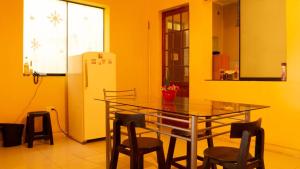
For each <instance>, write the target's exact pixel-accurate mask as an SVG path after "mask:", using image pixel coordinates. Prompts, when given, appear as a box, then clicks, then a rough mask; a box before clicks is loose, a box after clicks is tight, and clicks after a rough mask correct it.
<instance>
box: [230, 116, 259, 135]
mask: <svg viewBox="0 0 300 169" xmlns="http://www.w3.org/2000/svg"><path fill="white" fill-rule="evenodd" d="M260 126H261V119H258V120H256V121H253V122H246V123H232V124H231V130H230V138H242V137H243V132H244V131H248V132H249V133H250V136H251V137H252V136H256V135H257V132H258V130H259V129H260V128H261V127H260Z"/></svg>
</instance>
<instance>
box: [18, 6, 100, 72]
mask: <svg viewBox="0 0 300 169" xmlns="http://www.w3.org/2000/svg"><path fill="white" fill-rule="evenodd" d="M103 33H104V32H103V9H102V8H98V7H92V6H86V5H81V4H76V3H70V2H66V1H60V0H47V1H41V0H24V40H23V65H24V70H23V72H24V74H29V73H30V72H31V70H32V71H35V72H38V73H41V74H65V73H66V70H67V63H66V62H67V56H74V55H79V54H81V53H83V52H87V51H103V37H104V36H103Z"/></svg>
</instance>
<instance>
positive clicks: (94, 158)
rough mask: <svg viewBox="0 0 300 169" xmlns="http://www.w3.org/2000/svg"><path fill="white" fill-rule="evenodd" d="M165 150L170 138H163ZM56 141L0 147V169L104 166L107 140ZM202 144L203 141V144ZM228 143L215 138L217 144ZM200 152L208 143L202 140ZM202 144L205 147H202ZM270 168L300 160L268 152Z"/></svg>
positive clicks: (150, 166)
mask: <svg viewBox="0 0 300 169" xmlns="http://www.w3.org/2000/svg"><path fill="white" fill-rule="evenodd" d="M163 140H164V145H165V151H166V150H167V146H168V138H167V137H164V138H163ZM54 141H55V142H54V143H55V144H54V145H53V146H50V145H49V144H47V143H46V142H37V141H36V142H35V144H34V147H33V148H32V149H29V148H27V147H26V145H25V144H24V145H21V146H17V147H10V148H3V147H1V148H0V169H105V142H104V141H100V142H94V143H88V144H85V145H82V144H79V143H77V142H75V141H73V140H71V139H68V138H66V137H64V136H63V135H61V134H55V140H54ZM201 143H203V144H201ZM222 144H223V145H224V144H228V143H225V142H222V141H220V140H219V139H215V145H222ZM199 145H200V146H199V152H201V151H203V149H204V147H205V146H206V144H204V142H199ZM201 145H203V146H201ZM176 147H177V148H176V151H175V154H183V153H184V152H185V143H184V142H183V141H178V143H177V145H176ZM265 162H266V168H267V169H300V159H297V158H293V157H289V156H286V155H282V154H279V153H273V152H268V151H266V154H265ZM118 168H120V169H128V168H129V158H128V157H126V156H123V155H120V159H119V163H118ZM155 168H157V167H156V155H155V154H154V153H153V154H149V155H146V156H145V169H155Z"/></svg>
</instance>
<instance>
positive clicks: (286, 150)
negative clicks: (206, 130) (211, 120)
mask: <svg viewBox="0 0 300 169" xmlns="http://www.w3.org/2000/svg"><path fill="white" fill-rule="evenodd" d="M215 139H216V140H219V141H222V142H227V143H230V144H234V145H238V144H239V142H237V141H235V140H232V139H229V138H228V137H226V136H219V137H216V138H215ZM251 148H253V149H254V147H253V145H252V146H251ZM265 151H269V152H272V153H278V154H281V155H285V156H289V157H293V158H299V159H300V150H299V149H297V148H293V147H287V146H282V145H277V144H272V143H265Z"/></svg>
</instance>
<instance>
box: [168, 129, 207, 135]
mask: <svg viewBox="0 0 300 169" xmlns="http://www.w3.org/2000/svg"><path fill="white" fill-rule="evenodd" d="M171 133H172V134H174V135H178V136H181V137H191V133H190V132H187V131H182V130H177V129H173V130H172V132H171ZM205 135H206V134H205V132H198V137H204V136H205Z"/></svg>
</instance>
